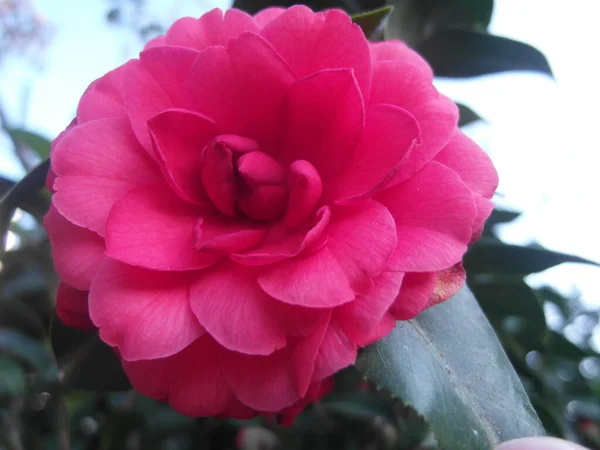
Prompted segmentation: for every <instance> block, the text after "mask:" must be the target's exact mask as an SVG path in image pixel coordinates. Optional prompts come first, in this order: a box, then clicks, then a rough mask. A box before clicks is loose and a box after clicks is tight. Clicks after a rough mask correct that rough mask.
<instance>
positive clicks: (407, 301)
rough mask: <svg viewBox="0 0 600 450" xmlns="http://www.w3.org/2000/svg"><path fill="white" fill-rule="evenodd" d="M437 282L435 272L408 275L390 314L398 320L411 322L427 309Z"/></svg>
mask: <svg viewBox="0 0 600 450" xmlns="http://www.w3.org/2000/svg"><path fill="white" fill-rule="evenodd" d="M435 280H436V275H435V272H413V273H407V274H406V275H405V276H404V281H403V282H402V287H401V288H400V293H399V294H398V297H397V298H396V299H395V301H394V304H393V305H392V307H391V308H390V310H389V313H390V314H391V315H392V316H393V317H394V318H395V319H396V320H410V319H412V318H413V317H415V316H416V315H417V314H419V313H420V312H421V311H422V310H423V309H425V307H426V305H427V302H428V301H429V297H430V296H431V293H432V292H433V290H434V289H435Z"/></svg>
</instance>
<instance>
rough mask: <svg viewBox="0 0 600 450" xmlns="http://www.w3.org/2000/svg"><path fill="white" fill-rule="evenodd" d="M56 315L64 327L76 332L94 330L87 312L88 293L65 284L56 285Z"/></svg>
mask: <svg viewBox="0 0 600 450" xmlns="http://www.w3.org/2000/svg"><path fill="white" fill-rule="evenodd" d="M56 314H57V315H58V317H59V319H60V320H61V321H62V323H64V324H65V325H66V326H68V327H71V328H77V329H78V330H94V329H96V326H95V325H94V324H93V323H92V321H91V320H90V313H89V311H88V292H87V291H80V290H78V289H74V288H72V287H71V286H69V285H68V284H66V283H60V284H59V285H58V292H57V294H56Z"/></svg>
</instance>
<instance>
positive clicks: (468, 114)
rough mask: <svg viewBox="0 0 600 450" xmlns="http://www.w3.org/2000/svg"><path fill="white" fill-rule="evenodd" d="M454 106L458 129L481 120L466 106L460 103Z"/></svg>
mask: <svg viewBox="0 0 600 450" xmlns="http://www.w3.org/2000/svg"><path fill="white" fill-rule="evenodd" d="M456 106H458V117H459V119H458V126H459V127H466V126H467V125H470V124H472V123H475V122H478V121H480V120H483V119H482V118H481V116H480V115H479V114H477V113H476V112H475V111H473V110H472V109H471V108H469V107H468V106H465V105H463V104H461V103H457V104H456Z"/></svg>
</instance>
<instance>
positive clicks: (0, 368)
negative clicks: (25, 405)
mask: <svg viewBox="0 0 600 450" xmlns="http://www.w3.org/2000/svg"><path fill="white" fill-rule="evenodd" d="M24 392H25V371H24V370H23V367H22V366H21V365H20V364H19V363H17V362H15V361H13V360H12V359H10V358H8V357H6V356H2V355H1V354H0V398H3V397H14V396H16V395H21V394H23V393H24Z"/></svg>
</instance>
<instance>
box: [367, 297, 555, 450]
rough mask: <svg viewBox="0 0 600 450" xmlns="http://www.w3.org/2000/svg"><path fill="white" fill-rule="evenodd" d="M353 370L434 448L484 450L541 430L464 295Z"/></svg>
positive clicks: (372, 349) (421, 318)
mask: <svg viewBox="0 0 600 450" xmlns="http://www.w3.org/2000/svg"><path fill="white" fill-rule="evenodd" d="M356 366H357V369H358V370H359V371H360V372H362V373H363V375H364V376H365V378H366V379H368V380H370V381H372V382H374V383H375V384H376V385H377V386H379V387H382V388H385V389H388V390H390V391H391V392H392V393H393V394H394V395H396V396H397V397H398V398H399V399H401V400H402V401H403V402H405V403H406V404H408V405H410V406H412V407H413V408H414V409H415V410H416V411H417V412H418V413H419V414H421V415H423V417H425V419H426V420H427V421H428V422H429V424H430V425H431V428H432V431H433V432H434V434H435V436H436V438H437V440H438V442H439V443H440V446H441V447H444V448H451V449H454V448H457V449H458V448H464V449H472V450H489V449H491V448H493V447H494V446H495V445H497V444H498V443H499V442H501V441H505V440H508V439H513V438H518V437H523V436H531V435H541V434H544V430H543V428H542V426H541V424H540V421H539V419H538V418H537V416H536V414H535V412H534V410H533V408H532V406H531V404H530V402H529V399H528V398H527V394H526V393H525V391H524V390H523V387H522V386H521V383H520V381H519V378H518V377H517V374H516V373H515V371H514V369H513V368H512V366H511V364H510V362H509V361H508V358H507V357H506V354H505V353H504V351H503V350H502V347H501V346H500V343H499V342H498V339H497V337H496V335H495V334H494V330H493V329H492V327H491V326H490V325H489V323H488V322H487V320H486V318H485V315H484V314H483V312H482V311H481V310H480V309H479V307H478V305H477V301H476V300H475V298H474V297H473V295H472V294H471V293H470V292H469V291H468V289H466V288H464V289H462V290H461V291H460V292H459V293H458V294H456V295H455V296H454V297H452V298H451V299H449V300H448V301H446V302H444V303H441V304H439V305H436V306H434V307H432V308H430V309H428V310H426V311H424V312H422V313H421V314H419V315H418V316H417V317H416V318H415V319H413V320H410V321H406V322H399V323H398V325H397V326H396V328H395V329H394V331H392V333H391V334H390V335H389V336H387V337H386V338H384V339H382V340H381V341H379V342H377V343H375V344H373V345H371V346H369V347H367V348H366V349H364V350H363V351H362V353H361V354H360V355H359V357H358V360H357V363H356Z"/></svg>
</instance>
